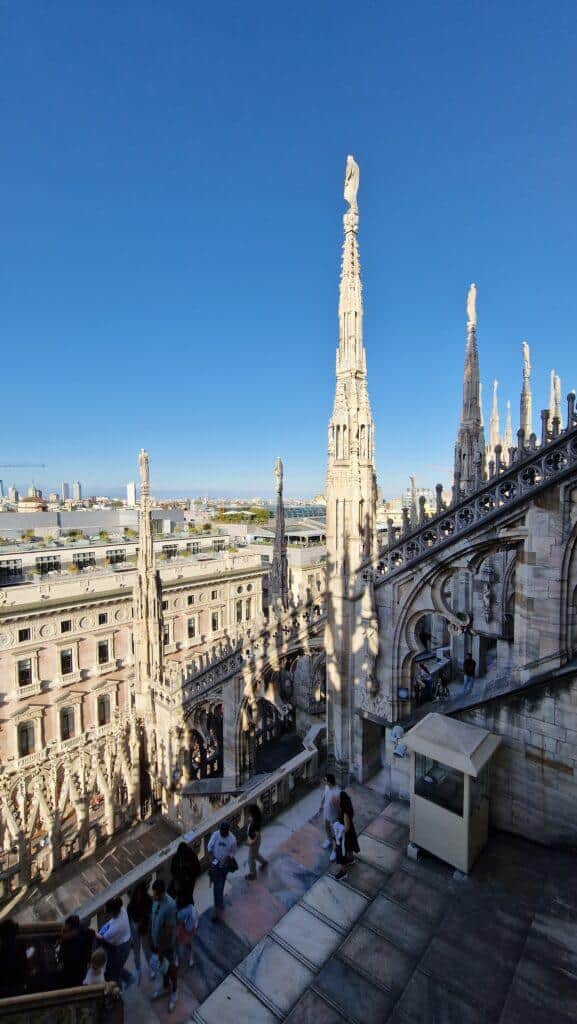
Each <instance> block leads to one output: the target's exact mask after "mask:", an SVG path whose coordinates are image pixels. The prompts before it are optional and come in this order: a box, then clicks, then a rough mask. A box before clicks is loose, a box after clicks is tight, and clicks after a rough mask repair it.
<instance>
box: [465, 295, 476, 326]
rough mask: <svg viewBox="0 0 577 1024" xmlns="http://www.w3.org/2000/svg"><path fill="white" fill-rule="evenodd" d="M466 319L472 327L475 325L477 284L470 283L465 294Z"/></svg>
mask: <svg viewBox="0 0 577 1024" xmlns="http://www.w3.org/2000/svg"><path fill="white" fill-rule="evenodd" d="M467 320H468V321H469V323H470V324H471V326H472V327H476V326H477V285H476V284H472V285H471V287H470V288H469V293H468V295H467Z"/></svg>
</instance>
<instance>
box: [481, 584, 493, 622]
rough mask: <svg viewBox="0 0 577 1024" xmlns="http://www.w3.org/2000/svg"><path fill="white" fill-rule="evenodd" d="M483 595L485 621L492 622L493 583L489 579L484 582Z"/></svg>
mask: <svg viewBox="0 0 577 1024" xmlns="http://www.w3.org/2000/svg"><path fill="white" fill-rule="evenodd" d="M481 596H482V598H483V613H484V615H485V622H490V621H491V599H492V595H491V584H490V582H489V581H488V580H487V581H486V582H485V583H483V591H482V595H481Z"/></svg>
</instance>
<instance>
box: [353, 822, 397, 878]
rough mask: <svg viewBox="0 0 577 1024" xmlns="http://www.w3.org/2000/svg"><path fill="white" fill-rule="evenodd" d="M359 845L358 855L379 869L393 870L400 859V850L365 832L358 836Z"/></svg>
mask: <svg viewBox="0 0 577 1024" xmlns="http://www.w3.org/2000/svg"><path fill="white" fill-rule="evenodd" d="M359 846H360V848H361V852H360V854H359V856H360V857H362V859H363V860H366V861H368V862H369V864H372V865H373V866H374V867H376V868H379V870H380V871H394V870H395V868H396V867H397V865H398V864H399V862H400V860H401V856H402V854H401V851H400V850H394V849H393V848H392V846H387V845H386V844H385V843H382V842H381V841H380V839H374V838H373V837H372V836H369V835H367V833H366V832H364V833H363V835H362V836H359Z"/></svg>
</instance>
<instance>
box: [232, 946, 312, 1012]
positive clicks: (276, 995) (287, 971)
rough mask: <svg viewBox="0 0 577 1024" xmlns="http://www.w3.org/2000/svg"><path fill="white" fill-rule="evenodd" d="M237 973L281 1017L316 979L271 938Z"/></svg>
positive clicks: (252, 954) (251, 954) (256, 948)
mask: <svg viewBox="0 0 577 1024" xmlns="http://www.w3.org/2000/svg"><path fill="white" fill-rule="evenodd" d="M237 972H238V974H240V975H241V976H242V977H243V978H246V979H247V981H249V982H250V983H251V985H252V986H254V988H256V989H257V990H258V991H259V992H262V994H263V996H265V998H266V999H268V1000H269V1001H270V1002H271V1003H272V1004H273V1005H274V1006H275V1007H276V1008H277V1009H278V1010H279V1011H280V1012H281V1013H288V1011H289V1010H290V1008H291V1007H292V1006H293V1005H294V1003H296V1001H297V999H298V998H299V996H301V995H302V994H303V992H304V990H305V989H306V988H307V987H308V986H309V985H310V984H311V982H312V981H313V979H314V974H313V972H312V971H310V970H309V969H308V967H305V966H304V964H302V963H301V962H300V960H297V959H296V958H295V957H294V956H292V955H291V954H290V953H287V951H286V949H285V948H284V947H283V946H280V945H279V944H278V942H275V941H274V939H272V938H271V937H270V936H268V935H267V936H265V938H264V939H262V940H261V941H260V942H259V943H258V945H257V946H255V947H254V949H253V951H252V953H249V955H248V956H247V957H246V959H245V960H243V961H242V963H241V964H239V965H238V967H237ZM238 1019H239V1020H242V1019H243V1018H241V1017H240V1016H239V1018H238Z"/></svg>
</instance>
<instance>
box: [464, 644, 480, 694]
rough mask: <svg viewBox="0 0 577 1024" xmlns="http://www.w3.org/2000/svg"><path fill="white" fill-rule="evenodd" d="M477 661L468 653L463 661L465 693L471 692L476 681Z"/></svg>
mask: <svg viewBox="0 0 577 1024" xmlns="http://www.w3.org/2000/svg"><path fill="white" fill-rule="evenodd" d="M476 671H477V662H476V661H475V659H474V658H473V657H471V655H470V654H467V655H466V657H465V660H464V662H463V693H464V694H465V693H471V691H472V689H473V683H474V682H475V672H476Z"/></svg>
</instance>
